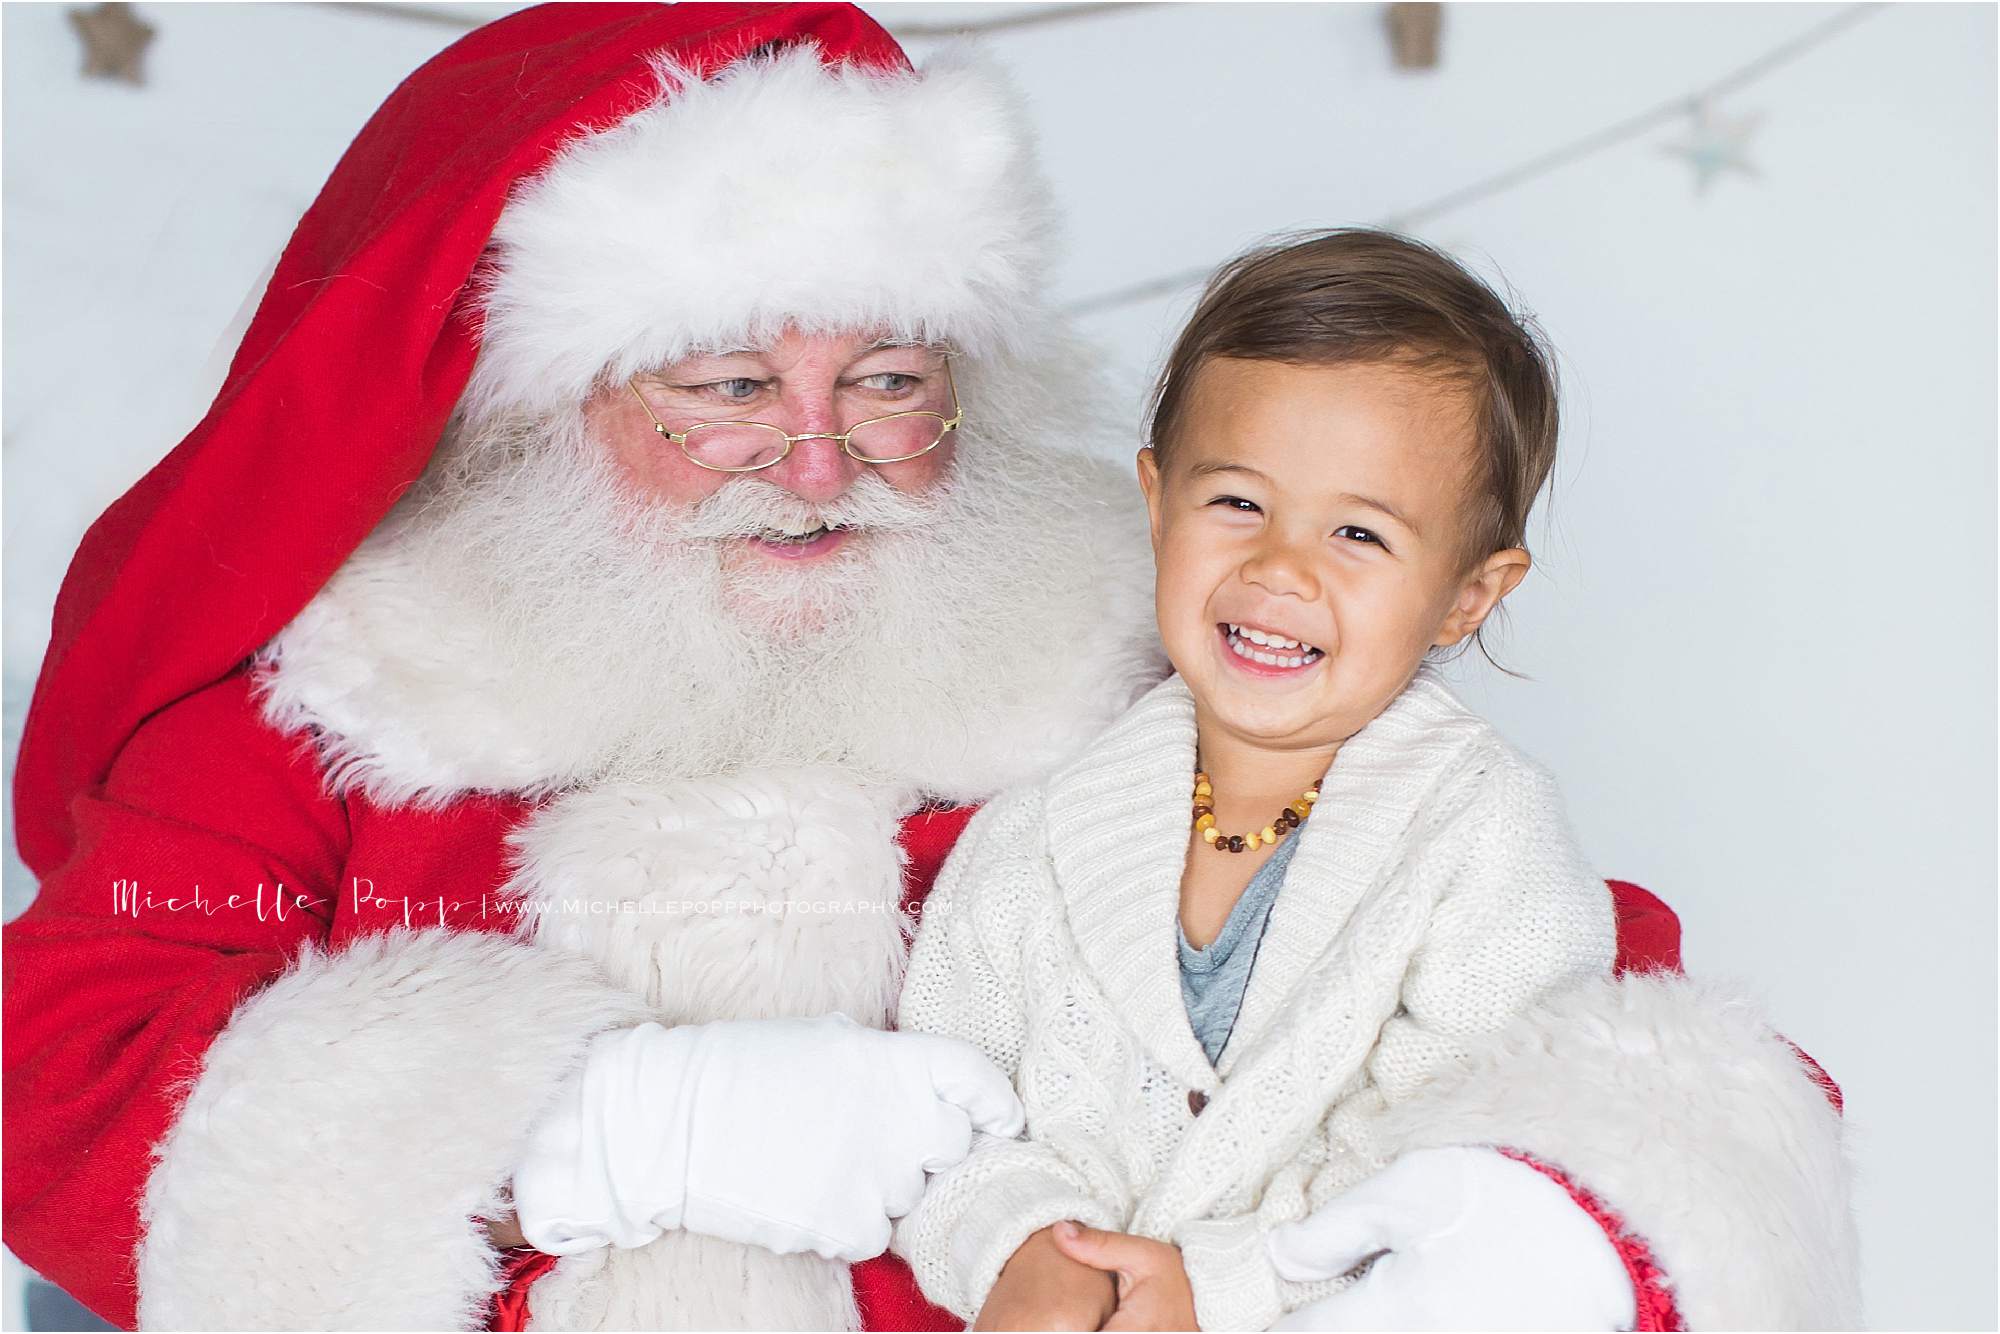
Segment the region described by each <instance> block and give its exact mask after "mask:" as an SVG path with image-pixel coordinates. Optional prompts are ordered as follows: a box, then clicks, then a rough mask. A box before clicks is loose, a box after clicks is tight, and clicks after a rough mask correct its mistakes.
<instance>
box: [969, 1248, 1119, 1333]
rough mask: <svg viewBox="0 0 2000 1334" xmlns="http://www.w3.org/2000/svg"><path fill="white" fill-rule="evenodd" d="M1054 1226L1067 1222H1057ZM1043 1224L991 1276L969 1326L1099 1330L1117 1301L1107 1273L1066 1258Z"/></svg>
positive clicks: (1112, 1282)
mask: <svg viewBox="0 0 2000 1334" xmlns="http://www.w3.org/2000/svg"><path fill="white" fill-rule="evenodd" d="M1056 1226H1058V1227H1071V1226H1074V1225H1073V1224H1069V1223H1059V1224H1057V1225H1056ZM1052 1230H1053V1229H1050V1228H1043V1229H1042V1230H1041V1231H1040V1232H1036V1233H1033V1234H1031V1235H1030V1236H1029V1237H1028V1239H1027V1240H1026V1241H1024V1242H1022V1243H1021V1249H1019V1250H1017V1251H1015V1252H1014V1256H1013V1258H1012V1259H1010V1260H1008V1261H1007V1264H1006V1267H1005V1268H1003V1269H1002V1270H1001V1271H1000V1277H999V1278H998V1279H996V1280H994V1283H993V1290H992V1291H991V1292H989V1293H987V1294H986V1304H985V1305H984V1306H982V1307H980V1308H979V1318H978V1319H976V1320H974V1321H973V1322H972V1327H973V1328H974V1329H1060V1330H1079V1329H1081V1330H1091V1329H1102V1328H1103V1327H1104V1322H1105V1321H1106V1320H1107V1319H1109V1318H1110V1316H1111V1312H1112V1309H1113V1307H1115V1306H1116V1305H1117V1302H1118V1289H1117V1286H1116V1284H1115V1282H1114V1280H1113V1279H1112V1276H1111V1275H1110V1274H1107V1273H1104V1272H1103V1271H1101V1270H1099V1269H1095V1268H1093V1267H1091V1266H1089V1265H1086V1264H1081V1263H1079V1262H1077V1261H1075V1260H1072V1259H1070V1258H1069V1257H1068V1256H1066V1255H1064V1254H1063V1253H1062V1252H1061V1251H1059V1250H1057V1249H1056V1244H1055V1241H1054V1240H1053V1239H1052V1238H1051V1236H1050V1233H1051V1231H1052Z"/></svg>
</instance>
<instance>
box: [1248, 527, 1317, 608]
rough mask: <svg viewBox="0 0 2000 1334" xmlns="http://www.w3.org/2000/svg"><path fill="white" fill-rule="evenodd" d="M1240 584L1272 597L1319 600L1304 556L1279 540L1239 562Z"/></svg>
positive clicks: (1315, 582) (1310, 562)
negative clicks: (1241, 577)
mask: <svg viewBox="0 0 2000 1334" xmlns="http://www.w3.org/2000/svg"><path fill="white" fill-rule="evenodd" d="M1243 582H1244V583H1246V584H1254V585H1256V586H1257V587H1258V588H1261V589H1263V590H1264V591H1265V592H1267V593H1270V594H1272V595H1273V596H1276V597H1296V598H1302V599H1304V600H1305V601H1307V602H1311V601H1313V600H1315V599H1317V598H1318V597H1319V594H1320V587H1319V576H1318V575H1317V574H1315V573H1314V571H1313V563H1312V561H1311V559H1309V558H1308V557H1307V556H1306V555H1305V553H1303V552H1301V551H1299V550H1298V549H1297V548H1296V547H1294V546H1292V545H1291V544H1290V543H1288V542H1286V541H1283V540H1282V539H1273V540H1272V541H1270V542H1267V543H1266V544H1265V545H1264V546H1263V547H1262V548H1260V549H1259V550H1258V551H1257V553H1256V554H1255V555H1253V556H1252V557H1251V558H1250V559H1249V560H1247V561H1245V562H1243Z"/></svg>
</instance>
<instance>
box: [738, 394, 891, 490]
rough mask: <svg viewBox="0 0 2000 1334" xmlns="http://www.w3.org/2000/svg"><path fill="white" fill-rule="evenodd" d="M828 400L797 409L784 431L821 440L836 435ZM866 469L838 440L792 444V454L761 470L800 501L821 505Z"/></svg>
mask: <svg viewBox="0 0 2000 1334" xmlns="http://www.w3.org/2000/svg"><path fill="white" fill-rule="evenodd" d="M836 420H837V419H836V418H835V415H834V409H833V400H832V396H831V395H828V396H826V397H825V398H820V397H818V396H814V397H813V398H812V399H811V400H809V401H806V402H803V403H800V404H798V405H797V410H796V411H795V412H794V413H793V414H791V421H792V423H793V424H792V425H790V426H787V427H786V429H787V430H789V431H791V432H792V433H793V434H795V435H811V436H815V437H817V436H824V435H831V434H833V433H835V432H837V431H838V430H839V429H840V427H839V426H838V425H837V424H836ZM867 466H868V465H867V464H865V463H862V462H861V461H860V460H859V459H856V458H855V457H854V456H853V455H851V454H849V453H848V452H847V451H846V450H845V449H843V448H841V442H840V441H838V440H826V439H817V438H815V439H808V440H794V441H793V442H792V452H791V453H789V454H787V455H786V456H785V457H784V459H783V460H781V461H780V462H778V463H775V464H773V465H772V466H770V467H769V468H766V469H764V472H763V476H765V477H766V478H769V479H770V480H771V481H772V482H773V483H775V484H777V485H778V486H782V487H783V488H785V490H787V491H789V492H791V493H792V494H793V495H795V496H797V497H798V498H799V499H800V500H806V501H811V502H813V503H814V504H823V503H825V502H826V501H829V500H832V499H833V498H835V497H836V496H839V495H841V494H842V493H844V492H845V491H846V490H847V488H848V487H850V486H853V485H854V479H855V478H857V477H859V476H860V475H861V470H862V469H863V468H865V467H867Z"/></svg>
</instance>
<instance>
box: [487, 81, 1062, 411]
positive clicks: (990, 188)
mask: <svg viewBox="0 0 2000 1334" xmlns="http://www.w3.org/2000/svg"><path fill="white" fill-rule="evenodd" d="M659 77H660V81H661V86H662V92H661V95H660V97H659V99H658V100H657V101H656V102H654V103H653V104H652V105H651V106H649V107H648V108H646V109H645V110H642V111H640V112H638V113H637V114H636V115H633V116H631V117H629V118H628V119H627V120H625V121H624V122H623V123H622V124H620V125H618V126H615V127H613V128H612V129H609V130H606V131H603V132H600V133H596V134H592V135H587V136H585V137H582V138H579V139H578V140H576V141H574V142H573V143H571V144H570V145H569V146H567V147H566V148H565V149H564V150H563V151H562V153H561V154H560V155H559V156H558V157H557V158H556V160H555V161H554V163H553V164H552V165H551V166H550V167H549V168H548V169H547V170H546V171H544V172H543V173H542V174H540V175H539V176H537V177H534V178H531V179H530V180H528V181H527V182H525V183H524V184H522V185H521V186H519V187H517V190H516V193H515V195H514V197H513V199H512V200H511V201H510V202H509V203H508V205H507V208H506V211H505V212H504V213H502V214H501V217H500V221H499V224H498V225H497V226H496V228H495V230H494V233H493V243H494V264H495V268H494V272H493V274H492V276H491V278H490V280H489V281H488V284H487V288H486V292H485V326H484V331H483V333H482V335H481V349H480V353H479V359H478V362H477V365H476V367H475V369H474V371H473V376H472V382H471V385H470V387H469V389H468V390H467V402H468V405H469V406H470V408H471V410H472V411H473V412H474V413H475V414H478V413H483V412H487V411H492V410H495V409H502V408H520V409H527V410H530V411H534V410H541V409H546V408H553V407H557V406H563V405H568V404H574V403H578V402H581V401H583V400H584V399H585V398H587V397H589V395H590V392H591V390H592V388H593V387H594V386H595V385H596V384H597V383H598V382H599V377H600V376H604V377H606V378H608V379H609V380H610V381H612V382H616V381H618V380H622V379H624V378H625V377H627V376H629V375H631V374H633V373H634V372H636V371H640V370H646V369H649V368H652V367H655V366H659V365H662V364H664V363H666V362H669V361H673V360H675V359H677V358H679V357H683V356H686V355H687V354H688V353H689V352H691V351H694V350H697V349H722V348H727V347H733V346H741V345H744V344H746V343H754V342H757V341H761V340H762V339H764V338H767V337H769V336H770V335H772V334H774V333H776V332H777V331H778V330H779V329H780V328H782V327H783V326H785V325H786V324H788V323H789V324H793V325H796V326H799V327H801V328H805V329H808V330H818V331H830V330H835V329H868V328H874V327H878V326H880V327H884V328H886V329H888V330H890V331H891V332H893V333H894V334H896V335H897V336H900V337H908V338H917V339H924V340H941V339H947V338H948V339H950V340H951V342H952V343H953V344H954V345H956V346H958V347H960V348H962V349H965V350H967V351H969V352H972V353H974V354H975V355H977V354H984V353H991V352H997V351H1001V350H1005V349H1008V348H1012V347H1017V346H1019V344H1020V342H1021V340H1022V338H1023V337H1024V335H1025V331H1026V329H1027V328H1028V327H1029V321H1030V320H1031V319H1032V315H1031V312H1032V311H1034V310H1035V309H1037V308H1038V307H1039V304H1040V296H1041V290H1042V286H1043V282H1044V275H1045V272H1046V270H1047V268H1048V264H1049V258H1050V255H1049V252H1050V250H1051V245H1052V243H1051V240H1050V236H1051V213H1050V203H1049V192H1048V188H1047V186H1046V185H1045V184H1044V182H1043V180H1042V178H1041V176H1040V174H1039V172H1038V170H1037V168H1036V167H1035V165H1034V162H1033V157H1032V139H1031V135H1030V133H1029V130H1028V126H1027V116H1026V113H1025V111H1024V109H1023V107H1022V105H1021V99H1020V97H1019V95H1018V94H1017V93H1016V92H1015V91H1014V89H1013V88H1012V87H1011V86H1009V84H1008V83H1007V82H1006V80H1004V79H1003V78H1002V77H1001V76H1000V75H999V74H998V73H997V72H996V71H995V70H993V69H991V68H990V67H986V66H983V65H976V64H969V63H965V62H947V63H943V64H940V65H935V66H933V67H932V68H931V69H930V70H928V71H927V72H925V73H923V74H921V75H917V74H909V73H891V72H886V71H882V70H871V69H863V68H859V67H854V66H838V67H828V66H825V65H822V64H821V60H820V53H819V52H818V50H817V49H816V48H813V47H811V46H802V47H799V48H796V49H794V50H791V51H788V52H785V53H783V54H780V55H777V56H775V57H771V58H767V59H754V60H749V61H745V62H741V63H739V64H737V65H734V66H732V67H730V68H728V69H726V70H724V71H722V72H721V73H720V74H718V75H717V76H716V77H714V78H713V79H709V80H707V81H703V80H701V79H699V78H695V77H693V76H691V75H689V74H687V73H685V72H683V71H677V70H675V69H673V68H671V67H668V66H664V65H662V66H660V67H659Z"/></svg>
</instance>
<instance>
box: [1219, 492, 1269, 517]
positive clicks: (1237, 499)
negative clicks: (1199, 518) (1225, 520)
mask: <svg viewBox="0 0 2000 1334" xmlns="http://www.w3.org/2000/svg"><path fill="white" fill-rule="evenodd" d="M1208 503H1209V504H1211V505H1226V506H1228V507H1229V508H1230V509H1233V510H1235V511H1236V512H1237V513H1238V514H1257V513H1260V512H1261V511H1259V510H1258V508H1257V502H1255V501H1253V500H1245V499H1244V498H1243V497H1241V496H1217V497H1216V498H1215V499H1214V500H1211V501H1209V502H1208Z"/></svg>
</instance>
